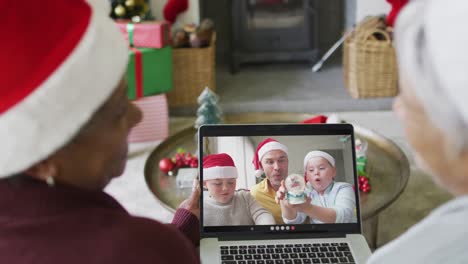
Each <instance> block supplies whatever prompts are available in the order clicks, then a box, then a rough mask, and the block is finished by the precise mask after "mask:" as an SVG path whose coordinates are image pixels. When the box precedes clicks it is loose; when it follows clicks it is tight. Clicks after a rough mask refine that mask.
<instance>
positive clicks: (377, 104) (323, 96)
mask: <svg viewBox="0 0 468 264" xmlns="http://www.w3.org/2000/svg"><path fill="white" fill-rule="evenodd" d="M215 92H216V93H217V94H218V95H219V97H220V101H219V104H220V106H221V109H223V111H224V112H225V113H242V112H269V111H272V110H273V109H274V110H276V111H278V112H307V113H314V112H335V111H340V112H343V111H382V110H390V109H391V105H392V99H391V98H370V99H358V100H356V99H352V98H351V96H350V95H349V94H348V93H347V91H346V90H345V88H344V85H343V70H342V67H341V65H339V64H337V63H330V64H325V65H324V66H323V68H322V70H321V71H319V72H317V73H313V72H312V70H311V67H310V65H307V64H273V65H270V64H264V65H262V64H257V65H246V66H243V67H242V68H241V70H240V71H239V72H238V73H237V74H230V72H229V71H228V67H223V66H219V67H218V68H217V70H216V89H215ZM195 113H196V106H194V107H184V108H180V107H179V108H175V109H174V108H171V115H193V114H195Z"/></svg>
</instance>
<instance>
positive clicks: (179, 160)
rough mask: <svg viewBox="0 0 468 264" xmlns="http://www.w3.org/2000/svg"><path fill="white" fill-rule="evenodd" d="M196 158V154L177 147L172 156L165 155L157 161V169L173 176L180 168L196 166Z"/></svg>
mask: <svg viewBox="0 0 468 264" xmlns="http://www.w3.org/2000/svg"><path fill="white" fill-rule="evenodd" d="M197 167H198V158H197V156H196V155H193V154H192V153H190V152H188V151H186V150H185V149H183V148H178V149H177V153H176V154H175V155H174V157H172V158H168V157H165V158H163V159H161V160H160V161H159V170H161V172H163V173H165V174H167V175H169V176H173V175H175V174H176V173H177V171H178V170H180V169H181V168H197Z"/></svg>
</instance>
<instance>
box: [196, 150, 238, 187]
mask: <svg viewBox="0 0 468 264" xmlns="http://www.w3.org/2000/svg"><path fill="white" fill-rule="evenodd" d="M230 178H237V168H236V165H234V161H233V160H232V158H231V156H229V155H228V154H226V153H220V154H211V155H207V156H205V157H204V158H203V180H214V179H230Z"/></svg>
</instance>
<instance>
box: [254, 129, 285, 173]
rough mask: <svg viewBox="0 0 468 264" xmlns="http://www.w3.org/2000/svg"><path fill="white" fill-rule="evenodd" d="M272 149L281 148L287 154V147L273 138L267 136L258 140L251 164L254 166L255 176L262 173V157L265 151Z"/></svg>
mask: <svg viewBox="0 0 468 264" xmlns="http://www.w3.org/2000/svg"><path fill="white" fill-rule="evenodd" d="M272 150H281V151H283V152H284V153H286V155H287V154H288V148H287V147H286V146H285V145H283V144H281V143H279V142H278V141H276V140H275V139H273V138H267V139H265V140H263V141H262V142H260V143H259V144H258V146H257V150H256V151H255V154H254V158H253V161H252V163H253V165H254V167H255V177H257V178H258V177H260V176H262V174H263V168H262V163H261V162H262V158H263V156H265V154H266V153H268V152H270V151H272Z"/></svg>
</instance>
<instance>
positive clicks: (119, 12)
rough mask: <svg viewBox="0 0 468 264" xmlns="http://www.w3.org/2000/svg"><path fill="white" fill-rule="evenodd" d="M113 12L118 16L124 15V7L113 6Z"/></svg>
mask: <svg viewBox="0 0 468 264" xmlns="http://www.w3.org/2000/svg"><path fill="white" fill-rule="evenodd" d="M114 13H115V15H116V16H118V17H123V16H125V7H123V6H122V5H118V6H116V7H115V8H114Z"/></svg>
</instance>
